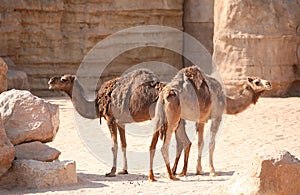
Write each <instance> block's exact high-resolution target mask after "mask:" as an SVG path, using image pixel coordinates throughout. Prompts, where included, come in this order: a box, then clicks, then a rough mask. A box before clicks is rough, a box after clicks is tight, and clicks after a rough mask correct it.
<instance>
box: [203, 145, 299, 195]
mask: <svg viewBox="0 0 300 195" xmlns="http://www.w3.org/2000/svg"><path fill="white" fill-rule="evenodd" d="M299 177H300V161H299V160H298V159H297V158H296V157H294V156H293V155H291V154H290V153H289V152H287V151H280V152H279V153H277V154H276V155H272V156H270V155H262V156H259V158H257V159H256V160H255V162H254V163H253V168H252V169H251V170H249V171H239V172H236V173H235V174H234V175H233V176H232V178H231V179H230V180H229V181H227V182H224V183H223V184H221V185H218V186H215V187H213V188H211V189H210V190H209V191H208V192H207V194H295V195H296V194H300V180H299Z"/></svg>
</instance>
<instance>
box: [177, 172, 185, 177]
mask: <svg viewBox="0 0 300 195" xmlns="http://www.w3.org/2000/svg"><path fill="white" fill-rule="evenodd" d="M185 176H186V172H181V173H180V174H179V175H178V177H185Z"/></svg>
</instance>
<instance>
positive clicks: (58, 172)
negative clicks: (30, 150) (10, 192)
mask: <svg viewBox="0 0 300 195" xmlns="http://www.w3.org/2000/svg"><path fill="white" fill-rule="evenodd" d="M76 183H77V174H76V165H75V162H74V161H61V162H41V161H36V160H15V161H14V162H13V166H12V168H11V169H10V170H9V171H8V172H7V173H6V174H5V175H4V176H3V177H2V178H0V187H2V188H6V189H10V188H15V187H21V188H34V189H41V188H46V187H52V186H64V185H70V184H76Z"/></svg>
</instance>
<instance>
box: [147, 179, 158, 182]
mask: <svg viewBox="0 0 300 195" xmlns="http://www.w3.org/2000/svg"><path fill="white" fill-rule="evenodd" d="M148 181H149V182H157V180H156V179H154V178H148Z"/></svg>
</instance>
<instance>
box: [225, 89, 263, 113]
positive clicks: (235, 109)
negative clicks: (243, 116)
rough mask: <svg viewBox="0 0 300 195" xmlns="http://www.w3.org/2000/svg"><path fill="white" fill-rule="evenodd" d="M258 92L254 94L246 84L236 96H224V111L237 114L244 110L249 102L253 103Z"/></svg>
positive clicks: (256, 98) (257, 96)
mask: <svg viewBox="0 0 300 195" xmlns="http://www.w3.org/2000/svg"><path fill="white" fill-rule="evenodd" d="M259 96H260V94H256V93H255V92H254V91H253V89H252V88H251V87H250V86H246V87H245V88H244V89H243V90H242V91H241V92H240V93H239V95H238V96H236V97H234V98H231V97H226V113H227V114H238V113H240V112H243V111H244V110H246V109H247V108H248V107H249V106H250V105H251V104H255V103H256V102H257V100H258V98H259Z"/></svg>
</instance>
